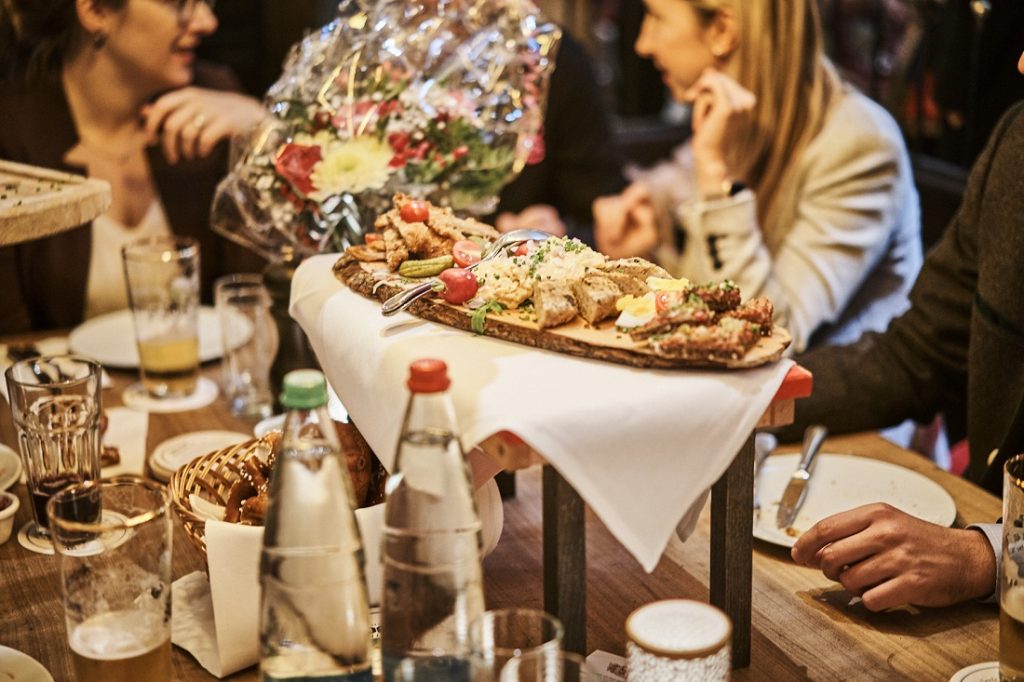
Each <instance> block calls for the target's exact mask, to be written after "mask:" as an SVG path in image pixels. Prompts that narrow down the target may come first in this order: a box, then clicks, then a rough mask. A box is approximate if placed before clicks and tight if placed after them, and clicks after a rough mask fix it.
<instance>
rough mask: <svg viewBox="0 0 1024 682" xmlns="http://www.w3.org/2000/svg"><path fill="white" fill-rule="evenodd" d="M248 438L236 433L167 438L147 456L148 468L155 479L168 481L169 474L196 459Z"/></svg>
mask: <svg viewBox="0 0 1024 682" xmlns="http://www.w3.org/2000/svg"><path fill="white" fill-rule="evenodd" d="M249 438H250V436H249V435H248V434H245V433H239V432H237V431H193V432H192V433H183V434H181V435H180V436H175V437H173V438H168V439H167V440H165V441H164V442H163V443H160V445H158V446H156V448H154V449H153V453H152V454H151V455H150V456H149V466H150V467H151V468H152V469H153V475H154V476H156V477H157V478H163V479H164V480H170V478H171V474H173V473H174V472H175V471H177V470H178V469H179V468H181V467H182V466H184V465H186V464H188V463H189V462H191V461H192V460H194V459H195V458H196V457H201V456H203V455H205V454H208V453H211V452H213V451H214V450H220V449H221V448H226V447H228V446H229V445H236V444H238V443H244V442H245V441H247V440H249Z"/></svg>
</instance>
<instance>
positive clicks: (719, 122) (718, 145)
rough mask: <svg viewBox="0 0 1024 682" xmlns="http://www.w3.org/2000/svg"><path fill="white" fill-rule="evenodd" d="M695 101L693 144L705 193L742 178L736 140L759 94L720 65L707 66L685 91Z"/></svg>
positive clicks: (717, 189) (685, 95)
mask: <svg viewBox="0 0 1024 682" xmlns="http://www.w3.org/2000/svg"><path fill="white" fill-rule="evenodd" d="M683 96H684V98H685V99H686V100H687V101H691V102H693V138H692V141H691V143H690V144H691V148H692V149H693V158H694V161H695V162H696V167H697V184H698V186H699V188H700V191H701V194H703V195H705V196H710V195H713V194H715V193H717V192H719V191H720V190H721V188H722V184H723V183H724V182H725V181H727V180H743V179H744V178H743V177H742V176H743V175H744V173H743V164H742V159H740V158H738V157H737V154H738V153H739V150H737V149H736V145H735V144H734V141H735V140H736V139H737V138H739V137H740V134H741V133H742V131H743V130H744V129H745V128H746V127H747V126H749V125H750V122H751V121H750V119H751V114H752V112H753V110H754V105H755V104H756V103H757V98H756V97H754V94H753V93H751V92H750V91H749V90H747V89H746V88H744V87H743V86H742V85H740V84H739V83H737V82H736V81H735V80H733V79H732V78H730V77H729V76H726V75H725V74H724V73H722V72H721V71H718V70H717V69H713V68H709V69H705V70H704V73H702V74H701V76H700V78H698V79H697V82H696V83H694V84H693V85H692V86H691V87H690V88H689V89H688V90H687V91H686V92H685V93H684V95H683Z"/></svg>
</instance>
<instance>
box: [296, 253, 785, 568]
mask: <svg viewBox="0 0 1024 682" xmlns="http://www.w3.org/2000/svg"><path fill="white" fill-rule="evenodd" d="M336 260H337V256H336V255H330V254H328V255H323V256H317V257H314V258H310V259H308V260H306V261H305V262H304V263H303V264H302V265H301V266H300V267H299V269H298V271H297V272H296V273H295V277H294V279H293V281H292V297H291V314H292V317H294V318H295V319H296V320H297V321H298V322H299V324H300V325H301V326H302V328H303V329H304V330H305V332H306V334H307V336H308V337H309V340H310V342H311V343H312V345H313V348H314V350H315V351H316V354H317V356H318V358H319V360H320V363H321V366H322V367H323V368H324V370H325V372H326V373H327V376H328V379H329V380H330V382H331V385H332V386H334V388H335V389H336V390H337V392H338V395H339V396H340V398H341V400H342V402H343V403H344V404H345V407H346V408H347V409H348V411H349V413H350V414H351V415H352V418H353V419H354V420H355V423H356V424H358V425H359V428H360V430H361V431H362V433H363V435H364V436H365V437H366V440H367V441H368V442H369V444H370V446H371V447H372V448H373V449H374V451H375V452H377V454H378V455H379V456H380V457H381V460H382V462H383V463H384V466H385V467H390V465H391V462H392V459H393V457H394V449H395V444H396V443H397V442H398V435H399V430H400V427H401V419H402V409H401V406H402V405H404V404H405V402H406V400H407V396H408V394H407V389H406V387H405V380H406V378H407V377H406V375H407V372H408V367H409V363H410V362H411V361H412V360H415V359H417V358H421V357H431V356H432V357H439V358H441V359H443V360H445V361H446V362H447V363H448V367H449V372H450V375H451V378H452V398H453V400H454V403H455V409H456V412H457V414H458V418H459V425H460V428H461V430H462V442H463V445H464V446H466V447H472V446H474V445H476V444H479V443H480V442H482V441H483V440H485V439H486V438H487V437H488V436H491V435H493V434H495V433H497V432H498V431H502V430H508V431H512V432H513V433H515V434H517V435H518V436H519V437H520V438H522V439H523V440H525V441H526V442H527V443H529V444H530V445H531V446H532V447H533V448H534V449H535V450H536V451H537V452H540V453H542V454H543V455H544V456H545V458H546V459H547V461H548V462H550V463H551V465H552V466H554V467H555V468H556V469H557V470H558V471H559V472H560V473H561V474H562V476H564V477H565V478H566V480H568V481H569V482H570V483H571V484H572V485H573V486H574V487H575V489H576V490H577V491H578V492H579V493H580V495H581V496H582V497H583V499H584V500H585V501H586V502H587V504H588V505H589V506H590V508H591V509H593V510H594V512H595V513H596V514H597V515H598V516H599V517H600V518H601V520H602V521H603V522H604V523H605V525H606V526H607V527H608V528H609V530H610V531H611V532H612V534H614V535H615V537H616V538H618V540H619V541H620V542H621V543H622V544H623V545H624V546H625V547H626V548H627V549H628V550H629V551H630V553H632V554H633V556H634V557H636V559H637V560H638V561H639V562H640V563H641V565H642V566H643V567H644V568H645V569H646V570H647V571H652V570H653V569H654V567H655V565H656V564H657V563H658V560H659V558H660V557H661V554H662V552H663V551H664V549H665V546H666V544H667V543H668V540H669V538H670V537H671V535H672V533H673V531H674V529H675V527H676V524H677V523H678V522H679V521H680V519H681V518H682V516H683V514H684V513H685V512H686V510H687V509H688V508H689V507H690V506H691V505H692V504H693V503H694V502H695V501H696V500H697V499H698V497H699V496H700V495H701V494H703V492H704V491H705V490H707V489H708V488H709V487H710V486H711V484H712V483H714V482H715V480H717V479H718V478H719V476H721V474H722V473H723V472H724V471H725V469H726V468H727V467H728V465H729V463H730V462H731V461H732V459H733V457H734V456H735V454H736V452H737V451H738V450H739V448H740V446H741V445H742V444H743V442H744V441H745V440H746V438H747V437H748V436H749V435H750V432H751V431H752V430H753V428H754V425H755V424H756V423H757V421H758V419H759V418H760V417H761V415H762V414H763V413H764V411H765V408H767V406H768V405H769V404H770V403H771V400H772V397H773V396H774V395H775V392H776V390H777V389H778V387H779V386H780V385H781V384H782V381H783V379H784V378H785V376H786V372H787V371H788V370H789V368H790V367H791V366H792V365H793V363H792V362H791V361H789V360H783V361H780V362H777V363H774V364H770V365H767V366H764V367H758V368H755V369H749V370H743V371H696V370H691V371H681V370H674V371H673V370H651V369H636V368H631V367H625V366H620V365H615V364H611V363H606V362H599V361H594V360H585V359H582V358H575V357H572V356H568V355H562V354H558V353H553V352H547V351H538V350H535V349H532V348H528V347H526V346H521V345H517V344H513V343H507V342H504V341H498V340H495V339H490V338H486V337H478V336H475V335H473V334H470V333H467V332H463V331H459V330H456V329H452V328H449V327H445V326H443V325H439V324H434V323H430V322H424V321H421V320H419V319H418V318H415V317H413V316H411V315H408V314H404V313H403V314H399V315H396V316H394V317H390V318H386V317H383V316H382V315H381V313H380V304H379V303H378V302H376V301H371V300H369V299H366V298H363V297H362V296H360V295H358V294H355V293H353V292H352V291H350V290H348V289H347V288H346V287H345V286H344V285H343V284H341V283H340V282H338V281H337V280H336V279H335V277H334V275H333V273H332V271H331V268H332V266H333V265H334V263H335V261H336Z"/></svg>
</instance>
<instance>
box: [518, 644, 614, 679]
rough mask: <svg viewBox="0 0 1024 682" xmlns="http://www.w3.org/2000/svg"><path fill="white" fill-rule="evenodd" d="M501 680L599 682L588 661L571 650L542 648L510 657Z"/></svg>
mask: <svg viewBox="0 0 1024 682" xmlns="http://www.w3.org/2000/svg"><path fill="white" fill-rule="evenodd" d="M499 679H500V680H501V682H597V676H596V675H594V674H593V673H591V672H590V669H589V668H588V667H587V662H586V661H585V660H584V659H583V657H582V656H580V655H579V654H574V653H572V652H569V651H550V650H546V649H540V650H538V651H533V652H531V653H528V654H523V655H522V656H518V657H516V658H513V659H510V660H509V662H508V663H506V664H505V667H504V668H502V670H501V677H500V678H499Z"/></svg>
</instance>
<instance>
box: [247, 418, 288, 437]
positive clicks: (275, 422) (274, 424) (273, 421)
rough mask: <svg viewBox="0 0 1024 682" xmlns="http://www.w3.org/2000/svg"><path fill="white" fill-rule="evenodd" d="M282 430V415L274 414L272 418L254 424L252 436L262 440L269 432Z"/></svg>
mask: <svg viewBox="0 0 1024 682" xmlns="http://www.w3.org/2000/svg"><path fill="white" fill-rule="evenodd" d="M283 428H284V415H283V414H275V415H273V416H272V417H267V418H266V419H261V420H259V421H258V422H256V426H254V427H252V435H254V436H256V437H257V438H263V436H265V435H267V434H268V433H270V432H271V431H280V430H282V429H283Z"/></svg>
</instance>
